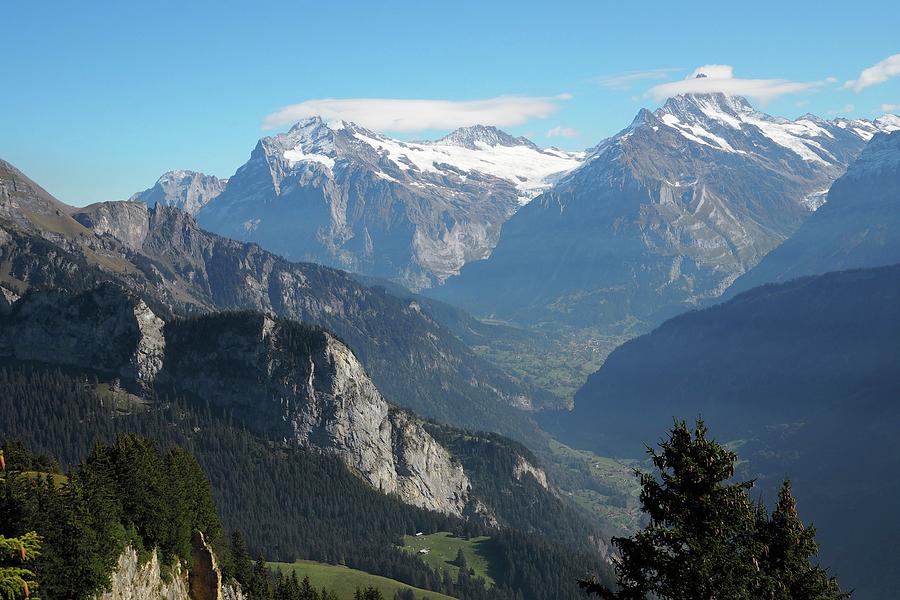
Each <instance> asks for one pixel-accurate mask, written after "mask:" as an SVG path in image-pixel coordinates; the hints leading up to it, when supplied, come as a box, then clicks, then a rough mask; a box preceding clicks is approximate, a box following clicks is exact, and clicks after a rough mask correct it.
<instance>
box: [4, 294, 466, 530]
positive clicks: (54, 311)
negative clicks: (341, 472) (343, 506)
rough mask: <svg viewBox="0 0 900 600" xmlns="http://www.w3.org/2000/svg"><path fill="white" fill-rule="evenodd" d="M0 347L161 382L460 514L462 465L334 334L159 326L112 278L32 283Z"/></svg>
mask: <svg viewBox="0 0 900 600" xmlns="http://www.w3.org/2000/svg"><path fill="white" fill-rule="evenodd" d="M0 356H7V357H10V358H15V359H18V360H36V361H41V362H47V363H55V364H64V365H70V366H76V367H81V368H87V369H92V370H95V371H100V372H103V373H107V374H112V375H114V376H116V377H121V378H123V379H124V380H126V381H129V382H134V383H135V384H137V385H136V387H137V388H143V389H150V388H151V387H153V386H156V385H164V386H170V387H172V388H174V389H176V390H177V391H178V392H179V393H180V394H188V395H191V396H193V397H196V398H198V399H199V400H200V401H204V402H209V403H210V404H211V405H214V406H218V407H221V408H223V409H226V410H228V411H229V412H231V413H232V414H234V415H235V416H236V417H238V418H240V419H241V420H242V421H244V422H245V423H247V424H248V425H249V426H250V427H252V428H253V429H254V430H256V431H258V432H261V433H263V434H265V435H268V436H271V437H274V438H276V439H282V440H285V441H290V442H293V443H297V444H300V445H303V446H309V447H315V448H319V449H322V450H324V451H326V452H329V453H332V454H335V455H337V456H339V457H340V458H341V459H342V460H343V462H344V463H345V464H346V465H347V466H348V467H349V468H350V469H351V470H352V471H354V472H355V473H356V474H358V475H359V476H360V477H362V478H363V479H364V480H366V481H367V482H368V483H370V484H371V485H372V486H373V487H375V488H376V489H380V490H382V491H383V492H385V493H395V494H397V495H399V496H400V498H401V499H403V500H404V501H406V502H408V503H410V504H413V505H416V506H421V507H424V508H428V509H431V510H436V511H440V512H444V513H449V514H455V515H462V514H463V511H464V509H465V507H466V504H467V502H468V501H469V496H470V484H469V479H468V477H467V475H466V474H465V473H464V471H463V469H462V467H461V466H460V465H459V464H456V463H455V462H454V461H453V460H452V458H451V456H450V453H449V452H448V451H447V450H446V449H445V448H443V447H442V446H441V445H440V444H439V443H437V442H436V441H435V440H434V439H433V438H432V437H431V435H430V434H428V432H426V431H425V430H424V428H423V427H422V424H421V422H420V421H418V420H417V419H415V418H413V417H412V416H410V415H408V414H406V413H403V412H402V411H400V410H397V409H395V408H393V407H392V406H391V405H390V404H388V402H387V401H386V400H385V399H384V398H383V397H382V396H381V394H380V393H379V391H378V389H377V388H376V386H375V384H374V383H373V382H372V380H371V379H370V378H369V376H368V375H367V373H366V371H365V369H364V368H363V366H362V364H361V363H360V362H359V360H358V359H357V358H356V356H355V355H354V354H353V352H352V351H351V350H350V349H349V348H348V347H347V346H346V345H344V344H343V343H342V342H341V341H340V340H338V339H337V338H336V337H335V336H334V335H333V334H331V333H328V332H326V331H323V330H319V329H313V328H310V327H307V326H304V325H301V324H299V323H295V322H293V321H287V320H283V319H277V318H274V317H269V316H265V315H262V314H258V313H226V314H218V315H208V316H204V317H200V318H195V319H184V320H174V321H170V322H169V323H168V324H165V323H164V322H163V320H162V319H160V318H159V317H158V316H156V315H155V314H154V313H153V311H152V310H151V309H150V308H149V307H148V306H147V305H146V304H145V303H144V302H143V301H142V300H141V299H139V298H138V297H137V296H134V295H132V294H130V293H129V292H127V291H125V290H122V289H121V288H118V287H117V286H114V285H112V284H107V285H103V286H101V287H99V288H97V289H95V290H91V291H88V292H85V293H82V294H77V295H69V294H65V293H63V292H58V291H51V292H34V293H31V294H28V295H27V296H25V297H24V298H23V299H21V300H19V301H18V302H17V303H15V304H14V305H13V306H12V308H11V311H10V313H9V314H8V315H6V316H4V317H0Z"/></svg>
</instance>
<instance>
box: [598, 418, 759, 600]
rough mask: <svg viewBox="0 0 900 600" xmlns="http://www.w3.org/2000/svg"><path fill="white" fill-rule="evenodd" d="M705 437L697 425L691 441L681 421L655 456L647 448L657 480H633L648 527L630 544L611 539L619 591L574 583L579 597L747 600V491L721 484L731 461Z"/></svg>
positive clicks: (754, 575)
mask: <svg viewBox="0 0 900 600" xmlns="http://www.w3.org/2000/svg"><path fill="white" fill-rule="evenodd" d="M706 433H707V429H706V426H705V425H704V424H703V421H702V420H698V421H697V425H696V427H695V429H694V431H693V433H692V432H691V431H690V429H689V428H688V426H687V424H686V423H685V422H683V421H682V422H680V423H676V425H675V427H674V428H673V429H672V430H671V432H670V435H669V438H668V439H666V440H663V441H662V442H660V444H659V447H660V450H659V451H657V450H655V449H653V448H648V454H649V455H650V458H651V460H652V463H653V465H654V466H655V467H656V469H657V470H658V472H659V479H657V478H656V477H655V476H654V475H652V474H649V473H643V472H640V471H636V474H637V475H638V477H639V479H640V484H641V488H642V491H641V497H640V500H641V508H642V510H643V511H644V512H645V513H646V514H647V515H648V517H649V519H650V522H649V524H648V525H647V527H645V528H644V529H643V530H641V531H639V532H638V533H637V534H635V536H634V537H632V538H614V539H613V544H614V545H615V546H616V547H617V548H618V550H619V553H620V558H619V559H617V560H616V573H617V576H618V583H619V587H620V591H618V592H613V591H612V590H610V589H609V588H607V587H605V586H603V585H600V584H598V583H596V582H582V586H583V587H584V588H585V589H586V590H587V591H589V592H592V593H595V594H597V595H599V596H601V597H602V598H604V599H607V600H612V599H617V600H619V599H620V600H637V599H641V600H643V599H644V598H646V597H647V596H650V595H655V596H657V597H659V598H660V599H664V600H668V599H671V600H683V599H685V598H691V599H692V600H713V599H714V598H729V599H734V600H739V599H745V598H746V599H748V600H749V599H750V598H755V596H753V595H752V591H753V590H755V589H757V588H758V587H759V585H758V582H756V581H755V580H756V579H758V578H759V572H758V569H757V568H756V566H755V565H754V561H753V558H754V556H755V554H756V553H754V552H753V551H752V550H753V546H754V543H753V534H754V530H755V522H756V521H755V510H754V507H753V505H752V503H751V502H750V500H749V498H748V496H747V490H748V489H750V487H751V486H752V485H753V484H752V482H740V483H731V484H729V483H726V482H727V481H728V480H729V479H731V477H732V476H733V475H734V463H735V460H736V458H737V457H736V455H735V454H734V453H733V452H730V451H728V450H726V449H725V448H724V447H722V446H721V445H720V444H718V443H717V442H715V441H713V440H708V439H707V438H706Z"/></svg>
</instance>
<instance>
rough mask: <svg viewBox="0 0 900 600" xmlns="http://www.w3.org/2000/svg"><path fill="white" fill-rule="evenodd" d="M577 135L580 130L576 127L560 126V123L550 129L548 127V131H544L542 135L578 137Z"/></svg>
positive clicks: (579, 133)
mask: <svg viewBox="0 0 900 600" xmlns="http://www.w3.org/2000/svg"><path fill="white" fill-rule="evenodd" d="M579 135H581V132H580V131H578V130H577V129H573V128H571V127H562V126H561V125H557V126H556V127H553V128H552V129H550V131H548V132H547V133H545V134H544V137H548V138H553V137H567V138H573V137H578V136H579Z"/></svg>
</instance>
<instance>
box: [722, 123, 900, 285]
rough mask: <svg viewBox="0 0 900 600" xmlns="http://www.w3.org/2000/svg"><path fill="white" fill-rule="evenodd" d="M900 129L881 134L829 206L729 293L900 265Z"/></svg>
mask: <svg viewBox="0 0 900 600" xmlns="http://www.w3.org/2000/svg"><path fill="white" fill-rule="evenodd" d="M898 231H900V131H895V132H893V133H889V134H878V135H876V136H875V137H874V138H872V141H871V142H869V144H868V145H867V146H866V148H865V150H864V151H863V152H862V154H860V156H859V158H858V159H857V160H856V162H854V163H853V164H852V165H850V168H849V169H847V173H846V174H845V175H844V176H843V177H841V178H840V179H838V180H837V181H835V182H834V184H833V185H832V186H831V189H830V190H829V191H828V195H827V202H826V203H825V204H824V205H823V206H822V207H821V208H819V209H818V210H817V211H816V212H815V214H813V215H812V216H810V218H809V219H807V220H806V221H805V222H804V223H803V225H801V226H800V229H799V230H797V232H796V233H795V234H794V235H792V236H791V237H789V238H788V239H787V240H785V242H784V243H783V244H781V245H780V246H778V247H777V248H775V249H774V250H772V252H770V253H769V254H767V255H766V256H765V258H763V259H762V261H761V262H760V263H759V264H758V265H756V266H755V267H754V268H753V269H751V270H750V271H749V272H747V273H745V274H744V275H742V276H741V277H740V278H739V279H738V280H737V281H735V282H734V285H732V286H731V288H729V290H728V295H730V296H733V295H735V294H738V293H740V292H742V291H745V290H747V289H750V288H752V287H756V286H758V285H762V284H764V283H770V282H781V281H787V280H790V279H793V278H795V277H800V276H803V275H816V274H821V273H826V272H828V271H838V270H842V269H853V268H861V267H877V266H882V265H889V264H895V263H900V239H898V237H897V232H898Z"/></svg>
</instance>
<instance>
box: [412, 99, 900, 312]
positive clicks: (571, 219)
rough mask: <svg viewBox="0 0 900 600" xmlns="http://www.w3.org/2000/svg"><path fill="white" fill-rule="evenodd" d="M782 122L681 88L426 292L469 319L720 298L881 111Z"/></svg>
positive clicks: (796, 216) (743, 104)
mask: <svg viewBox="0 0 900 600" xmlns="http://www.w3.org/2000/svg"><path fill="white" fill-rule="evenodd" d="M823 123H825V122H824V121H821V120H819V122H813V121H811V120H809V119H797V120H795V121H789V120H787V119H782V118H778V117H771V116H768V115H765V114H764V113H760V112H758V111H755V110H753V109H752V107H751V106H750V104H749V103H748V102H747V101H746V100H743V99H740V98H735V97H730V96H726V95H724V94H702V95H685V96H679V97H677V98H674V99H670V100H668V101H667V102H666V103H665V104H664V105H663V107H661V108H660V109H658V110H657V111H655V112H651V111H649V110H646V109H642V110H641V111H640V112H639V113H638V115H637V117H636V118H635V120H634V121H633V123H632V124H631V125H630V126H629V127H627V128H625V129H624V130H622V131H621V132H619V133H618V134H616V135H615V136H612V137H611V138H608V139H606V140H604V141H603V142H601V143H600V144H599V145H598V146H596V147H595V148H593V149H591V150H590V151H589V152H588V154H587V156H586V157H585V160H584V162H583V163H582V164H581V165H580V166H579V167H578V168H576V169H574V170H572V171H571V172H569V173H567V174H566V175H565V176H563V177H562V178H561V179H560V180H559V181H558V182H557V183H556V184H555V185H554V187H552V188H551V189H550V190H549V191H546V192H544V193H543V194H541V195H540V196H538V197H537V198H535V199H534V200H533V201H532V202H531V203H529V204H528V205H527V206H525V207H523V208H522V209H521V210H519V211H518V212H517V213H516V214H515V215H514V216H513V217H512V218H510V220H509V221H507V223H506V224H505V225H504V227H503V230H502V232H501V235H500V240H499V242H498V244H497V246H496V247H495V248H494V250H493V252H492V253H491V256H490V257H489V258H488V259H486V260H482V261H476V262H472V263H468V264H466V265H465V266H464V267H463V268H462V270H461V272H460V275H458V276H454V277H451V278H449V279H448V280H447V281H446V283H445V284H444V285H443V286H441V287H438V288H434V289H432V290H429V291H428V292H427V293H428V294H430V295H432V296H434V297H436V298H438V299H441V300H445V301H448V302H450V303H454V304H457V305H460V306H461V307H462V308H465V309H467V310H469V311H470V312H473V313H474V314H476V315H490V316H493V317H496V318H501V319H506V320H511V321H515V322H520V323H521V322H548V321H549V322H555V323H563V324H568V325H574V326H578V327H584V326H600V327H604V328H613V329H615V328H628V327H631V326H633V324H634V322H635V321H636V322H637V323H639V324H640V323H643V325H642V326H643V327H647V326H649V325H651V324H653V323H658V322H660V321H661V320H664V319H665V318H666V317H668V316H672V315H674V314H675V313H677V312H678V311H681V310H685V309H686V308H690V307H692V306H697V305H699V304H701V303H703V302H705V301H708V300H709V299H712V298H716V297H718V296H719V295H721V294H722V293H723V292H724V291H725V289H727V288H728V286H729V285H731V283H732V282H733V281H734V280H735V279H737V277H739V276H740V275H741V274H743V273H744V272H745V271H747V270H748V269H749V268H750V267H752V266H753V265H755V264H756V263H757V262H759V261H760V260H761V259H762V257H763V256H765V255H766V254H767V253H768V252H769V251H770V250H772V249H773V248H774V247H776V246H777V245H778V244H780V243H781V242H782V241H784V240H785V239H787V238H788V237H789V236H790V235H791V234H792V233H793V232H794V231H795V230H796V229H797V228H798V227H799V226H800V224H801V223H802V222H803V221H804V220H805V219H806V218H807V217H808V216H809V214H810V213H811V212H812V211H811V209H813V208H815V207H816V206H817V203H818V196H817V194H820V193H821V192H822V190H825V189H827V188H828V187H830V185H831V183H832V181H833V180H834V179H836V178H837V177H838V176H839V175H841V174H842V173H843V171H844V169H845V168H846V166H847V164H848V163H849V162H851V160H852V159H853V158H855V156H856V155H857V154H858V153H859V152H860V151H861V150H862V148H863V146H864V145H865V143H866V142H867V141H868V139H870V138H871V135H873V131H874V130H875V129H877V128H878V127H882V126H883V127H887V128H893V127H895V126H896V127H900V120H898V123H897V124H896V125H895V124H894V123H893V121H892V120H891V119H888V120H885V121H882V122H881V124H878V123H876V122H868V121H862V120H857V121H852V122H851V121H846V120H842V121H834V122H831V123H827V127H826V125H823Z"/></svg>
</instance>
